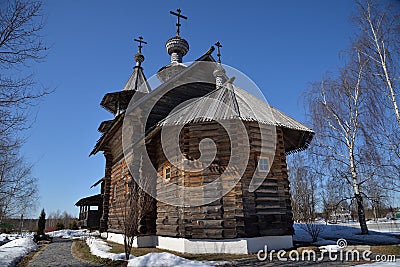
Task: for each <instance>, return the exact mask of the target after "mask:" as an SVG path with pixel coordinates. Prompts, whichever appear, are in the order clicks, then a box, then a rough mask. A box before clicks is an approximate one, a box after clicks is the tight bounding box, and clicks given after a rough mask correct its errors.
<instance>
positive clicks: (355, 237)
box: [293, 223, 400, 246]
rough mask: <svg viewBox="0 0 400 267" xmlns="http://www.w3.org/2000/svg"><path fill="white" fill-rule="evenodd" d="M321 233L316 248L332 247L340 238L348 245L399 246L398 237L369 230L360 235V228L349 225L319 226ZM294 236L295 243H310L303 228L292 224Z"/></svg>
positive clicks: (309, 237)
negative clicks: (365, 233) (366, 233)
mask: <svg viewBox="0 0 400 267" xmlns="http://www.w3.org/2000/svg"><path fill="white" fill-rule="evenodd" d="M320 225H321V227H322V228H323V231H322V232H321V233H320V235H319V238H318V241H317V242H316V243H315V245H317V246H323V245H334V244H336V241H337V240H338V239H340V238H344V239H345V240H346V241H347V243H349V244H368V245H386V244H399V243H400V237H399V236H395V235H393V234H391V233H387V232H378V231H374V230H370V231H369V234H368V235H361V234H360V228H357V227H353V226H351V225H349V224H347V225H339V224H327V225H326V224H320ZM294 230H295V234H294V236H293V240H294V241H295V242H311V241H312V240H311V236H310V234H308V233H307V232H306V231H305V230H304V229H303V228H302V225H301V224H298V223H296V224H294Z"/></svg>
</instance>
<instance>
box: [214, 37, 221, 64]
mask: <svg viewBox="0 0 400 267" xmlns="http://www.w3.org/2000/svg"><path fill="white" fill-rule="evenodd" d="M215 45H216V46H217V47H218V54H217V57H218V63H221V47H222V45H221V43H220V42H219V41H218V42H216V43H215Z"/></svg>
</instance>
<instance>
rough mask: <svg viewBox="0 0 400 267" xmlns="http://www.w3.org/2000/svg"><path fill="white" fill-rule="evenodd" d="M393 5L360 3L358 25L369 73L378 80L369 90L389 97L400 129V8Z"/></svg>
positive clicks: (359, 38) (366, 0)
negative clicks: (367, 60)
mask: <svg viewBox="0 0 400 267" xmlns="http://www.w3.org/2000/svg"><path fill="white" fill-rule="evenodd" d="M394 5H395V6H388V7H384V6H380V5H379V4H378V3H377V2H374V1H371V0H360V1H358V2H357V7H358V12H357V16H356V24H357V26H359V27H360V34H359V36H358V40H357V44H358V47H357V49H358V51H359V53H361V54H363V55H364V56H365V57H367V58H368V59H369V63H368V72H369V75H370V76H371V79H372V80H374V81H375V83H374V85H375V86H374V87H371V88H370V89H371V90H374V91H375V92H376V93H378V96H379V95H383V96H385V97H386V100H387V102H388V104H389V105H390V106H391V109H392V112H393V113H392V114H393V115H394V116H395V118H396V120H397V124H398V127H400V111H399V79H400V73H399V64H400V13H399V10H398V8H399V7H400V5H399V4H398V3H394ZM396 7H397V10H396ZM375 96H377V95H376V94H375Z"/></svg>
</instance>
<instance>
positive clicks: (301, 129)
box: [157, 81, 314, 152]
mask: <svg viewBox="0 0 400 267" xmlns="http://www.w3.org/2000/svg"><path fill="white" fill-rule="evenodd" d="M231 119H240V120H242V121H255V122H258V123H262V124H267V125H275V126H279V127H282V128H283V131H284V138H285V150H286V152H291V151H298V150H302V149H305V148H307V147H308V144H309V143H310V141H311V139H312V137H313V134H314V132H313V130H311V129H310V128H308V127H307V126H305V125H303V124H301V123H300V122H298V121H296V120H295V119H293V118H291V117H289V116H288V115H286V114H285V113H283V112H281V111H279V110H277V109H275V108H273V107H271V106H269V105H268V104H267V103H266V102H265V101H263V100H261V99H259V98H257V97H255V96H254V95H252V94H250V93H248V92H247V91H245V90H243V89H241V88H239V87H237V86H235V85H233V84H231V83H230V81H228V82H227V83H225V85H224V86H221V87H220V88H218V89H216V90H214V91H213V92H211V93H209V94H208V95H206V96H204V97H202V98H199V99H197V100H196V101H193V102H192V103H190V104H188V105H186V106H184V107H182V108H180V109H179V110H177V111H176V112H174V113H172V114H170V115H168V116H167V117H166V118H165V119H164V120H162V121H160V122H158V123H157V127H163V126H172V125H185V124H189V123H196V122H208V121H222V120H231Z"/></svg>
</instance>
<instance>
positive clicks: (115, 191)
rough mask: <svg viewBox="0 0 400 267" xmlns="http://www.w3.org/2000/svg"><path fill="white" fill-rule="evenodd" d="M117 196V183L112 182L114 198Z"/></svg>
mask: <svg viewBox="0 0 400 267" xmlns="http://www.w3.org/2000/svg"><path fill="white" fill-rule="evenodd" d="M116 198H117V184H114V200H115V199H116Z"/></svg>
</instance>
